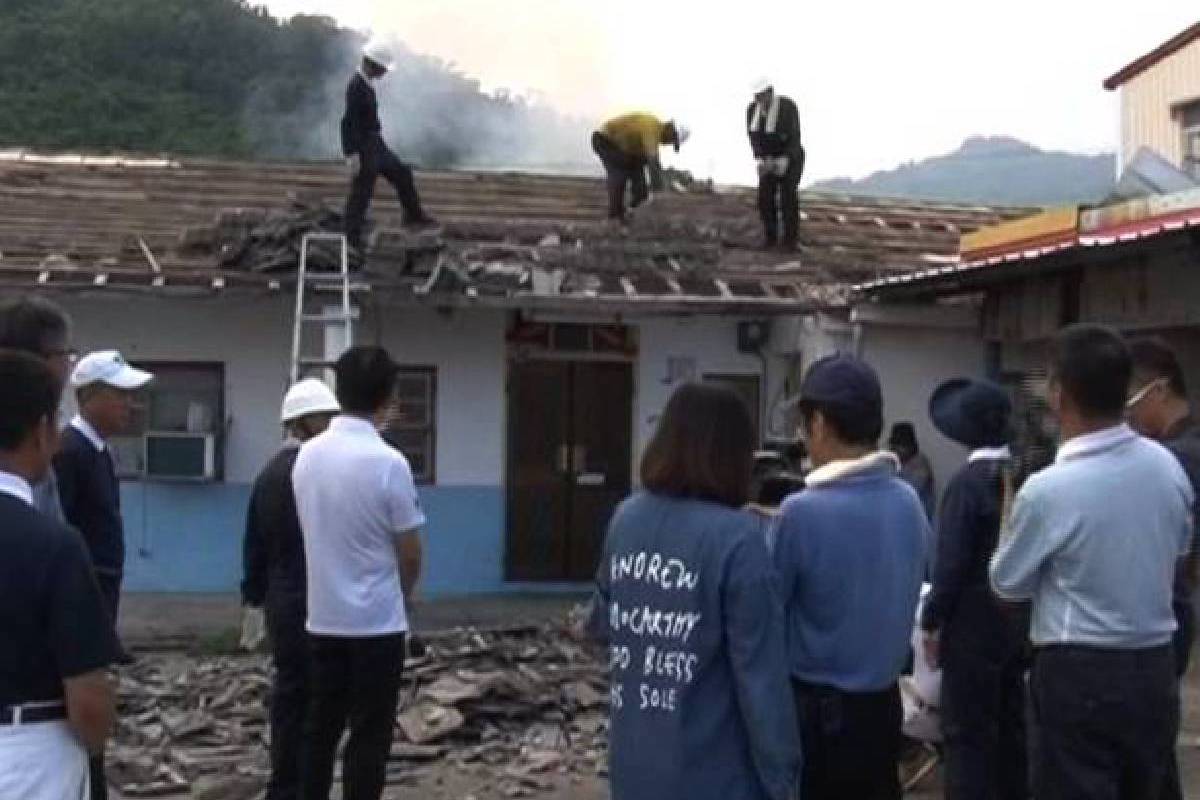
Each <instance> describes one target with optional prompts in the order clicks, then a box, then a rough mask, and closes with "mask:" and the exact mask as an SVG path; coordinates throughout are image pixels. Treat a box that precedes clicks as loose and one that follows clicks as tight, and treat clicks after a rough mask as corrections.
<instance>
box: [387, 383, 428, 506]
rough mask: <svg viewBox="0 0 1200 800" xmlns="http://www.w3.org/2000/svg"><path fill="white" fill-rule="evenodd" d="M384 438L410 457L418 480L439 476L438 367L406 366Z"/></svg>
mask: <svg viewBox="0 0 1200 800" xmlns="http://www.w3.org/2000/svg"><path fill="white" fill-rule="evenodd" d="M383 432H384V438H385V439H387V441H388V443H389V444H391V445H392V446H393V447H395V448H396V449H397V450H399V451H400V452H402V453H404V457H405V458H407V459H408V463H409V466H411V467H412V472H413V478H414V479H415V480H416V482H417V483H425V484H428V483H433V482H434V481H435V480H436V474H437V473H436V471H435V459H434V454H435V450H434V448H435V446H436V441H437V370H436V369H434V368H433V367H403V368H401V370H400V375H399V376H398V377H397V378H396V397H395V399H394V400H393V401H392V407H391V409H389V412H388V416H387V419H386V420H385V421H384V426H383Z"/></svg>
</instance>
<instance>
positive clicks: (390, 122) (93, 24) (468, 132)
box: [0, 0, 590, 167]
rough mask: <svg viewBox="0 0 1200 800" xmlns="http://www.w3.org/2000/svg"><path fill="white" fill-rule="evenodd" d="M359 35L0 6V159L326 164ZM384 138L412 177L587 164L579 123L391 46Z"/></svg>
mask: <svg viewBox="0 0 1200 800" xmlns="http://www.w3.org/2000/svg"><path fill="white" fill-rule="evenodd" d="M362 44H363V42H362V40H361V38H360V36H359V34H357V33H355V32H353V31H349V30H346V29H343V28H340V27H339V26H338V25H337V24H336V23H335V22H334V21H333V20H330V19H327V18H325V17H313V16H297V17H294V18H293V19H291V20H287V21H283V20H278V19H275V18H273V17H272V16H270V15H269V14H268V13H267V12H266V11H265V10H263V9H262V8H259V7H255V6H253V5H251V4H250V3H248V2H246V1H245V0H0V109H3V113H0V147H30V148H35V149H47V150H72V149H75V150H86V151H89V152H97V151H99V152H104V151H140V152H170V153H176V154H184V155H205V156H230V157H241V158H295V157H308V158H331V157H336V156H339V155H340V148H339V143H338V122H339V119H340V116H341V113H342V103H343V98H344V95H345V88H346V83H347V81H348V80H349V78H350V76H351V74H352V73H353V70H354V69H355V68H356V67H357V64H358V60H359V56H358V54H359V52H360V48H361V47H362ZM395 49H396V55H397V64H396V69H395V70H394V71H393V74H391V75H390V76H389V77H388V78H387V79H386V80H385V81H383V82H382V83H381V85H380V90H379V91H380V105H381V112H382V113H383V114H384V119H383V122H384V126H385V133H386V134H387V136H388V140H389V142H390V143H391V144H392V145H393V147H395V149H396V150H397V151H398V152H399V153H400V154H401V156H402V157H403V158H407V159H409V160H412V161H414V162H415V163H417V164H420V165H422V166H425V167H449V166H454V165H462V164H474V165H485V164H489V163H491V162H504V163H502V164H497V165H502V166H525V165H527V164H528V163H529V161H530V160H531V159H537V160H539V161H544V162H546V163H553V162H556V161H557V162H571V161H578V160H585V161H587V162H590V159H588V158H587V154H586V153H584V152H582V151H583V150H584V148H585V147H586V141H587V140H586V136H585V135H584V134H585V133H586V125H585V123H583V122H581V121H577V120H574V119H567V118H563V117H561V116H560V115H558V114H556V113H555V112H553V111H552V110H550V109H547V108H545V107H542V106H537V105H532V104H530V103H528V102H526V101H525V100H523V99H521V98H519V97H512V96H509V95H506V94H504V93H502V92H497V93H494V94H488V93H484V92H483V91H481V89H480V86H479V84H478V82H476V81H473V80H471V79H470V78H468V77H467V76H464V75H463V74H461V73H460V72H458V71H457V70H456V69H454V68H453V67H452V66H450V65H447V64H445V63H442V62H441V61H438V60H436V59H432V58H428V57H424V56H421V55H418V54H416V53H414V52H412V51H411V50H408V49H406V48H405V47H404V46H403V45H402V44H401V43H396V46H395Z"/></svg>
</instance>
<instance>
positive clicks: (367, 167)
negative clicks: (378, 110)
mask: <svg viewBox="0 0 1200 800" xmlns="http://www.w3.org/2000/svg"><path fill="white" fill-rule="evenodd" d="M359 156H360V158H361V159H362V164H361V165H360V166H359V170H358V174H357V175H355V176H354V178H353V179H352V180H351V181H350V197H349V199H348V200H347V201H346V238H347V239H349V240H350V244H351V245H353V246H355V247H361V246H362V230H363V223H364V221H365V220H366V216H367V207H368V206H370V205H371V198H372V197H373V196H374V194H375V181H376V180H377V179H378V178H379V176H380V175H382V176H383V177H384V179H385V180H387V182H388V183H390V184H391V185H392V188H394V189H395V190H396V197H397V198H399V200H400V205H401V207H402V208H403V209H404V221H405V222H420V221H422V220H424V219H425V218H426V217H425V211H424V209H422V208H421V198H420V197H419V196H418V195H417V186H416V183H415V182H414V181H413V172H412V168H411V167H409V166H408V165H407V164H405V163H404V162H403V161H401V160H400V159H399V158H396V154H395V153H393V152H392V150H391V148H389V147H388V146H387V144H386V143H385V142H384V141H383V139H382V138H380V137H378V136H375V137H372V138H371V139H368V140H367V143H366V144H365V145H363V149H362V152H361V153H359Z"/></svg>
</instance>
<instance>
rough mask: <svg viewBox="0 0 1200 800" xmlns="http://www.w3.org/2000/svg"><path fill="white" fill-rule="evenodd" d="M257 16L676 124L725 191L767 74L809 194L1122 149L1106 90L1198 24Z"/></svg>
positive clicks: (924, 1)
mask: <svg viewBox="0 0 1200 800" xmlns="http://www.w3.org/2000/svg"><path fill="white" fill-rule="evenodd" d="M257 1H258V2H263V3H264V4H265V5H266V6H267V7H268V8H269V9H270V10H271V12H272V13H274V14H276V15H277V16H284V17H287V16H290V15H292V14H295V13H310V14H311V13H316V14H324V15H327V16H331V17H333V18H335V19H337V20H338V21H339V22H341V23H342V24H344V25H346V26H349V27H353V28H357V29H359V30H363V31H369V32H373V33H380V34H386V35H392V36H398V37H400V38H401V39H402V40H404V41H405V42H406V43H407V44H408V45H409V46H410V47H411V48H412V49H414V50H416V51H418V52H422V53H427V54H430V55H435V56H438V57H441V58H443V59H445V60H446V61H450V62H453V63H454V64H456V65H458V66H459V67H460V68H461V69H462V70H463V71H464V72H466V73H468V74H470V75H472V76H473V77H476V78H478V79H479V80H480V81H481V83H482V84H483V86H484V87H488V88H501V87H503V88H508V89H513V90H516V91H520V92H524V93H527V94H533V95H537V96H539V97H542V98H545V100H546V102H549V103H551V104H553V105H555V106H556V107H558V108H560V109H562V110H565V111H568V112H572V113H577V114H581V115H586V116H588V117H593V118H597V119H600V118H603V117H604V116H606V115H610V114H614V113H619V112H622V111H626V110H632V109H644V110H649V111H653V112H655V113H658V114H659V115H660V116H663V117H674V118H677V119H680V120H682V121H684V122H685V123H686V124H688V125H689V126H690V127H691V128H692V130H693V132H694V133H693V138H692V140H691V141H690V142H689V143H688V144H687V146H685V147H684V149H683V152H682V153H681V154H680V155H679V156H669V157H666V158H665V161H666V162H667V163H674V164H676V165H678V166H680V167H683V168H686V169H691V170H693V171H694V172H696V173H697V174H699V175H709V176H714V177H716V178H717V179H718V180H720V181H723V182H735V181H736V182H749V181H750V180H751V178H752V176H753V162H752V161H751V159H750V157H749V154H748V149H747V145H746V140H745V133H744V130H743V121H742V115H743V113H744V109H745V106H746V104H747V103H748V102H749V97H748V92H749V86H750V85H751V84H752V83H753V81H754V79H755V78H758V77H760V76H764V75H765V76H770V77H771V78H772V80H773V81H774V82H775V84H776V86H777V87H778V88H779V90H780V91H782V92H784V93H785V94H787V95H789V96H791V97H793V98H794V99H795V100H796V101H797V103H798V104H799V106H800V115H801V125H802V128H803V136H804V142H805V147H806V149H807V151H808V159H807V166H806V173H805V183H809V182H810V181H812V180H820V179H824V178H832V177H842V176H848V177H862V176H865V175H867V174H869V173H871V172H874V171H876V170H883V169H891V168H894V167H896V166H898V165H899V164H902V163H904V162H907V161H916V160H920V159H922V158H926V157H929V156H933V155H939V154H943V153H946V152H949V151H951V150H954V149H955V148H956V147H957V146H958V145H959V144H960V143H961V142H962V141H963V140H964V139H965V138H967V137H968V136H973V135H1009V136H1015V137H1018V138H1020V139H1024V140H1026V141H1029V142H1031V143H1032V144H1035V145H1037V146H1039V147H1042V148H1045V149H1052V150H1069V151H1076V152H1084V153H1098V152H1102V151H1111V150H1115V149H1116V146H1117V136H1118V128H1117V96H1116V94H1115V93H1112V92H1106V91H1104V89H1103V88H1102V87H1101V83H1102V81H1103V80H1104V79H1105V78H1106V77H1108V76H1109V75H1111V74H1112V73H1114V72H1116V71H1117V70H1118V69H1119V68H1121V67H1122V66H1124V65H1125V64H1126V63H1128V62H1129V61H1132V60H1133V59H1134V58H1136V57H1138V56H1139V55H1141V54H1143V53H1145V52H1146V51H1148V50H1151V49H1153V48H1154V47H1155V46H1157V45H1158V44H1159V43H1161V42H1162V41H1165V40H1166V39H1168V38H1170V37H1171V36H1173V35H1175V34H1176V33H1178V32H1179V31H1181V30H1183V29H1184V28H1186V27H1187V26H1188V25H1190V24H1191V23H1193V22H1195V21H1196V16H1197V15H1196V13H1195V9H1194V7H1193V5H1192V4H1191V3H1188V2H1185V1H1184V0H1140V2H1138V3H1136V4H1131V3H1129V2H1121V3H1118V2H1116V1H1115V0H1005V2H1000V3H985V2H983V1H982V0H907V1H906V2H895V0H840V2H821V3H812V2H806V0H791V1H790V2H789V1H787V0H784V1H782V2H780V1H779V0H770V1H768V0H740V1H739V2H735V3H716V2H709V3H703V2H696V0H690V1H689V0H604V2H596V0H390V2H389V1H385V0H257ZM717 9H719V11H717ZM664 152H665V151H664Z"/></svg>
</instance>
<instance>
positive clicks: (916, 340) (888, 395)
mask: <svg viewBox="0 0 1200 800" xmlns="http://www.w3.org/2000/svg"><path fill="white" fill-rule="evenodd" d="M860 336H861V339H860V346H861V354H862V357H863V358H864V359H865V360H866V361H867V362H868V363H870V364H871V365H872V366H873V367H874V368H875V370H876V371H877V372H878V373H879V380H880V382H881V383H882V385H883V414H884V423H885V424H884V436H885V437H886V436H887V431H888V430H889V428H890V426H891V425H892V424H893V423H895V422H902V421H908V422H912V423H913V424H914V425H915V426H916V429H917V439H918V441H919V442H920V443H921V449H922V450H924V452H925V453H926V455H928V456H929V459H930V461H931V462H933V469H934V474H935V476H936V477H937V487H938V492H939V493H940V492H941V490H942V489H944V488H945V486H946V482H947V481H948V480H949V478H950V477H951V476H952V475H953V474H954V472H955V471H957V470H958V468H959V467H961V466H962V464H963V462H964V461H965V459H966V456H967V452H966V450H965V449H964V448H963V447H962V446H960V445H958V444H956V443H954V442H951V441H950V440H949V439H947V438H946V437H944V436H942V435H941V434H940V433H938V432H937V430H936V429H935V428H934V427H933V424H932V423H931V422H930V421H929V398H930V396H931V395H932V394H933V390H934V389H936V388H937V386H938V384H940V383H941V382H942V381H945V380H949V379H951V378H982V377H984V369H985V359H984V353H985V347H984V342H983V338H982V337H981V336H980V334H979V329H978V325H977V324H976V325H974V326H973V327H927V328H923V327H914V326H911V325H905V326H893V325H887V324H880V323H864V324H863V325H862V328H861V333H860Z"/></svg>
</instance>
